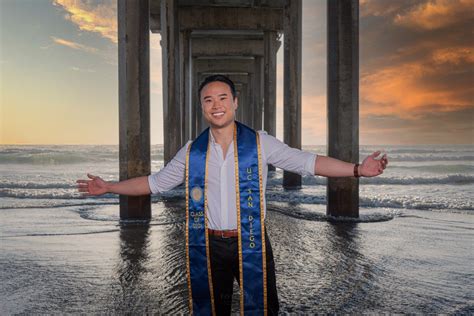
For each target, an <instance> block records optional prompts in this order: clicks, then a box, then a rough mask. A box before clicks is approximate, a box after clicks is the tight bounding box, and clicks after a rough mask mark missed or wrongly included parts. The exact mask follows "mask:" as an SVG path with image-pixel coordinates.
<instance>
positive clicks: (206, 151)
mask: <svg viewBox="0 0 474 316" xmlns="http://www.w3.org/2000/svg"><path fill="white" fill-rule="evenodd" d="M199 95H200V100H201V108H202V113H203V115H204V117H205V119H206V121H207V122H208V123H209V129H206V130H205V131H204V132H203V133H202V134H201V135H200V136H199V137H198V138H197V139H196V140H194V141H189V142H188V143H187V144H186V145H185V146H184V147H183V148H182V149H181V150H180V151H179V152H178V153H177V154H176V156H175V157H174V158H173V159H172V161H170V162H169V163H168V164H167V165H166V166H165V167H164V168H163V169H162V170H160V171H159V172H157V173H154V174H152V175H150V176H143V177H138V178H134V179H128V180H125V181H121V182H117V183H112V182H105V181H104V180H102V179H101V178H100V177H96V176H93V175H89V174H88V177H89V178H90V179H91V180H78V181H77V182H78V183H79V184H78V189H79V191H80V192H84V195H100V194H104V193H106V192H111V193H117V194H124V195H146V194H150V193H153V194H156V193H160V192H164V191H167V190H170V189H172V188H174V187H176V186H178V185H180V184H181V183H183V182H185V183H186V212H187V213H186V214H187V215H186V260H187V262H186V263H187V264H186V266H187V278H188V292H189V308H190V311H191V312H194V313H196V314H211V313H212V314H216V313H217V314H218V315H229V314H230V310H231V302H232V287H233V280H234V278H235V279H236V280H237V281H238V283H239V286H240V293H243V294H241V295H240V308H241V310H245V311H246V312H250V313H259V314H267V313H269V314H272V315H276V314H277V313H278V309H279V304H278V296H277V289H276V282H275V266H274V261H273V253H272V248H271V244H270V241H269V239H268V236H267V234H266V230H265V225H264V218H265V213H266V207H265V187H266V180H267V164H272V165H274V166H276V167H279V168H282V169H284V170H288V171H292V172H295V173H299V174H301V175H321V176H326V177H350V176H365V177H373V176H377V175H380V174H382V173H383V170H384V169H385V168H386V166H387V164H388V160H387V157H386V155H383V156H382V158H381V159H379V160H376V159H375V158H377V157H378V156H379V154H380V152H374V153H373V154H372V155H370V156H368V157H367V158H365V159H364V161H363V162H362V164H361V165H358V164H356V165H354V164H352V163H347V162H343V161H340V160H337V159H334V158H330V157H325V156H321V155H315V154H313V153H309V152H304V151H301V150H299V149H295V148H290V147H288V146H287V145H286V144H284V143H282V142H280V141H279V140H277V139H276V138H275V137H273V136H270V135H267V134H266V133H265V132H261V131H260V132H255V131H253V130H251V129H250V128H248V127H246V126H245V125H242V124H240V123H239V122H236V121H235V111H236V109H237V106H238V99H237V97H236V91H235V87H234V84H233V82H232V81H231V80H230V79H229V78H227V77H225V76H222V75H214V76H210V77H207V78H206V79H205V80H204V82H203V83H202V84H201V85H200V87H199Z"/></svg>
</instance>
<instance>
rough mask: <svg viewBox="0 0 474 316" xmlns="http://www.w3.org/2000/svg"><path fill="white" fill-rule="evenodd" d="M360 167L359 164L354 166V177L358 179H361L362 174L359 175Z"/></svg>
mask: <svg viewBox="0 0 474 316" xmlns="http://www.w3.org/2000/svg"><path fill="white" fill-rule="evenodd" d="M359 166H360V164H358V163H356V164H355V165H354V177H356V178H359V177H360V174H359Z"/></svg>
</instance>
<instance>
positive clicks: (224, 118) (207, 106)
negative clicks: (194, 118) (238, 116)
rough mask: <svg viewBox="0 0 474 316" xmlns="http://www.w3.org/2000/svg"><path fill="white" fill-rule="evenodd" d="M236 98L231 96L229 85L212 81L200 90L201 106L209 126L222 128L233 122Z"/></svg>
mask: <svg viewBox="0 0 474 316" xmlns="http://www.w3.org/2000/svg"><path fill="white" fill-rule="evenodd" d="M237 106H238V105H237V98H235V99H234V98H233V97H232V92H231V90H230V87H229V86H228V85H227V84H226V83H224V82H220V81H214V82H211V83H209V84H207V85H205V86H204V88H203V89H202V90H201V107H202V113H203V115H204V118H205V119H206V121H207V122H208V123H209V125H210V126H211V127H214V128H222V127H226V126H228V125H229V124H231V123H233V122H234V119H235V110H236V109H237Z"/></svg>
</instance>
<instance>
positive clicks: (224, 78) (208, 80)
mask: <svg viewBox="0 0 474 316" xmlns="http://www.w3.org/2000/svg"><path fill="white" fill-rule="evenodd" d="M215 81H220V82H223V83H226V84H227V85H228V86H229V88H230V92H232V98H233V99H235V98H236V97H237V93H236V91H235V85H234V83H233V82H232V80H230V79H229V77H227V76H224V75H212V76H208V77H206V78H205V79H204V81H203V82H201V84H200V85H199V90H198V92H199V96H201V91H202V89H203V88H204V87H205V86H206V85H208V84H209V83H211V82H215Z"/></svg>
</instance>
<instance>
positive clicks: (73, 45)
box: [51, 36, 97, 53]
mask: <svg viewBox="0 0 474 316" xmlns="http://www.w3.org/2000/svg"><path fill="white" fill-rule="evenodd" d="M51 38H52V39H53V41H54V42H55V43H56V44H59V45H63V46H66V47H69V48H72V49H77V50H82V51H85V52H88V53H96V52H97V48H94V47H90V46H86V45H82V44H79V43H76V42H71V41H68V40H65V39H62V38H58V37H54V36H51Z"/></svg>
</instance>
